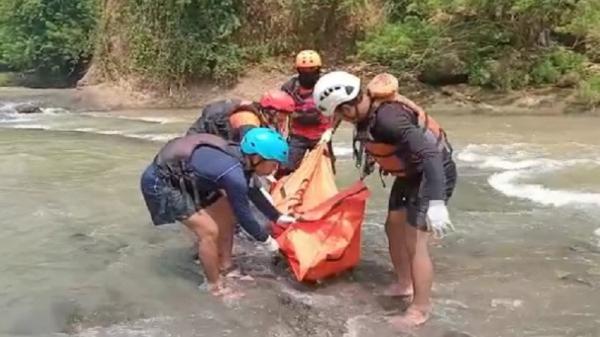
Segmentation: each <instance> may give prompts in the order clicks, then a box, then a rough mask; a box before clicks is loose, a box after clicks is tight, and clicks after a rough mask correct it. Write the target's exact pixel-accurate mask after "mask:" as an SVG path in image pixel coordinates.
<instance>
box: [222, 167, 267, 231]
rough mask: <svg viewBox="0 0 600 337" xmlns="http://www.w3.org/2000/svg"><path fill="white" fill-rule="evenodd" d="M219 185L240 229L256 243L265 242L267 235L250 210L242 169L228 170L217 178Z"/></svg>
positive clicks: (246, 185) (246, 184)
mask: <svg viewBox="0 0 600 337" xmlns="http://www.w3.org/2000/svg"><path fill="white" fill-rule="evenodd" d="M219 184H220V185H221V186H222V187H223V188H224V189H225V192H226V193H227V199H229V203H230V204H231V208H232V209H233V213H234V214H235V216H236V218H237V219H238V221H239V222H240V225H241V226H242V228H243V229H244V230H245V231H246V232H248V234H250V235H251V236H252V237H253V238H255V239H256V240H257V241H260V242H265V241H266V240H267V238H268V234H267V233H266V232H265V231H264V230H263V228H262V227H261V226H260V224H259V223H258V221H256V218H254V215H252V211H251V210H250V201H249V199H248V183H247V181H246V177H245V176H244V172H243V171H242V168H241V167H240V166H238V167H235V168H233V169H231V170H229V172H227V173H226V174H225V175H223V176H222V177H221V178H219Z"/></svg>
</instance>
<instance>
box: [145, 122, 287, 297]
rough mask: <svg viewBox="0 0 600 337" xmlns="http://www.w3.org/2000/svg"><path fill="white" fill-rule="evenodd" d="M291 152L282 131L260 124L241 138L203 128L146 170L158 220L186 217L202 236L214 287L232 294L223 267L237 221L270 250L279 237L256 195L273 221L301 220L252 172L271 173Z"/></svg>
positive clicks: (228, 263) (227, 265)
mask: <svg viewBox="0 0 600 337" xmlns="http://www.w3.org/2000/svg"><path fill="white" fill-rule="evenodd" d="M287 157H288V145H287V142H286V141H285V139H284V138H283V137H282V136H281V135H280V134H279V133H277V132H275V131H273V130H271V129H268V128H254V129H252V130H250V131H248V132H247V133H246V135H245V136H244V138H243V139H242V142H241V144H239V145H237V143H232V142H228V141H226V140H224V139H223V138H221V137H218V136H215V135H211V134H206V133H200V134H194V135H189V136H183V137H178V138H175V139H173V140H171V141H169V142H168V143H167V144H166V145H165V146H164V147H163V148H162V149H161V150H160V151H159V152H158V154H157V155H156V157H155V158H154V161H153V162H152V164H151V165H150V166H148V168H147V169H146V170H145V171H144V173H143V175H142V178H141V190H142V194H143V196H144V200H145V202H146V206H147V208H148V211H149V212H150V216H151V218H152V222H153V223H154V225H156V226H160V225H163V224H167V223H173V222H175V221H180V222H182V223H183V224H184V225H185V226H186V227H187V228H189V229H190V230H191V231H192V232H193V233H194V234H195V235H196V237H197V240H198V254H199V257H200V262H201V264H202V266H203V269H204V273H205V275H206V281H207V284H208V288H209V290H210V292H211V293H212V294H214V295H231V294H232V292H231V290H230V289H228V288H226V287H225V286H224V284H223V283H222V282H221V277H220V272H226V271H228V270H230V269H231V267H232V259H231V253H232V245H233V230H234V225H235V224H236V223H238V221H239V223H240V224H241V227H242V228H243V229H244V230H245V231H246V232H248V233H249V234H250V235H251V236H252V237H253V238H254V239H256V241H258V242H259V243H260V244H261V245H262V246H264V247H265V248H266V249H267V250H268V251H270V252H277V251H278V250H279V246H278V244H277V242H276V241H275V240H274V239H273V238H272V237H271V236H269V235H268V234H267V232H266V231H265V229H264V228H262V227H261V226H260V224H259V223H258V222H257V220H256V219H255V217H254V216H253V214H252V212H251V211H250V201H252V202H253V203H254V205H255V206H256V207H257V208H258V209H259V210H260V211H261V212H262V213H263V214H264V215H265V216H266V217H267V218H269V219H270V220H271V221H275V222H277V223H279V224H283V225H289V224H291V223H294V222H295V221H296V220H295V219H294V218H293V217H292V216H290V215H284V214H281V213H280V212H279V211H278V210H277V209H275V207H273V206H272V205H271V203H270V202H269V201H268V200H266V198H265V196H264V195H263V194H262V193H260V191H258V190H257V189H256V188H254V187H252V186H249V177H250V176H251V175H252V174H256V175H259V176H265V175H269V174H271V173H272V172H273V171H275V170H276V169H277V167H278V166H279V165H280V164H284V163H286V161H287Z"/></svg>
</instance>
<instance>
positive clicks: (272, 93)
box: [260, 89, 296, 113]
mask: <svg viewBox="0 0 600 337" xmlns="http://www.w3.org/2000/svg"><path fill="white" fill-rule="evenodd" d="M260 106H261V107H262V108H263V109H272V110H277V111H278V112H282V113H292V112H294V110H295V108H296V103H295V102H294V99H293V98H292V96H290V95H288V94H287V93H286V92H285V91H281V90H277V89H273V90H269V91H267V92H265V93H264V95H263V96H262V97H261V98H260Z"/></svg>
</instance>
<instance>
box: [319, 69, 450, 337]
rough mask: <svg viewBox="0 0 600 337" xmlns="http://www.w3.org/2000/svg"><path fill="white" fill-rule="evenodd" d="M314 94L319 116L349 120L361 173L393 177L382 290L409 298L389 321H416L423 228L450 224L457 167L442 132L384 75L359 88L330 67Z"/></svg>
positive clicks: (427, 306)
mask: <svg viewBox="0 0 600 337" xmlns="http://www.w3.org/2000/svg"><path fill="white" fill-rule="evenodd" d="M314 99H315V102H316V104H317V107H318V109H319V110H320V111H321V112H322V113H323V114H324V115H325V116H333V115H334V114H335V115H336V117H338V118H341V119H343V120H345V121H347V122H350V123H352V124H354V125H355V128H356V129H355V139H354V144H355V154H356V156H357V159H358V160H359V161H360V162H362V163H363V164H364V165H363V169H364V171H363V174H362V176H363V177H364V176H365V175H366V174H369V173H370V172H371V171H372V168H373V165H374V164H377V165H378V166H379V168H380V170H381V172H383V173H387V174H391V175H393V176H395V177H396V178H395V181H394V184H393V186H392V189H391V192H390V197H389V206H388V207H389V208H388V214H387V219H386V222H385V228H386V234H387V238H388V243H389V252H390V257H391V260H392V264H393V265H394V270H395V273H396V277H397V282H396V283H395V284H393V285H392V286H391V287H390V289H389V291H388V294H390V295H396V296H405V297H407V299H408V300H410V301H411V304H410V306H409V307H408V309H407V310H406V312H405V313H404V314H403V315H401V316H398V317H394V318H392V319H391V322H392V323H393V324H394V325H397V326H399V327H402V328H410V327H415V326H418V325H421V324H423V323H425V321H427V319H428V318H429V315H430V312H431V287H432V281H433V264H432V261H431V258H430V256H429V251H428V245H427V243H428V240H429V237H430V233H431V232H433V233H434V234H435V235H436V236H443V235H444V234H445V233H446V232H447V231H449V230H451V229H453V227H452V223H451V222H450V217H449V214H448V210H447V208H446V203H447V201H448V199H449V198H450V196H451V195H452V192H453V190H454V186H455V183H456V178H457V172H456V166H455V164H454V161H453V160H452V149H451V147H450V144H449V142H448V139H447V137H446V133H445V132H444V130H443V129H442V128H441V127H440V125H439V124H438V123H437V122H436V121H435V120H434V119H433V118H431V117H430V116H428V115H427V114H426V113H425V111H424V110H423V109H422V108H421V107H419V106H418V105H417V104H415V103H414V102H412V101H411V100H409V99H408V98H406V97H404V96H401V95H400V94H399V93H398V80H397V79H396V78H395V77H394V76H392V75H390V74H380V75H378V76H376V77H375V78H374V79H373V80H372V81H371V82H370V83H369V84H368V85H367V87H366V88H365V89H364V90H363V89H362V88H361V80H360V79H359V78H358V77H356V76H354V75H352V74H349V73H347V72H343V71H336V72H331V73H329V74H326V75H324V76H323V77H321V79H319V81H318V82H317V84H316V86H315V91H314ZM411 298H412V299H411Z"/></svg>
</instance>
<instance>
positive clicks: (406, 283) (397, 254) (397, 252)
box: [384, 210, 413, 296]
mask: <svg viewBox="0 0 600 337" xmlns="http://www.w3.org/2000/svg"><path fill="white" fill-rule="evenodd" d="M405 224H406V211H404V210H401V211H390V212H389V213H388V216H387V220H386V222H385V232H386V234H387V238H388V248H389V252H390V258H391V260H392V265H393V266H394V272H395V273H396V282H394V283H393V284H391V285H390V286H389V287H388V289H387V290H385V292H384V295H386V296H412V294H413V281H412V273H411V268H410V261H409V258H408V251H407V247H406V239H405V236H406V233H405V227H406V226H405Z"/></svg>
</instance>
